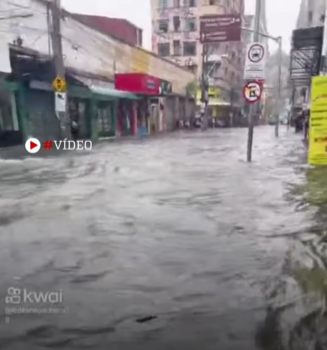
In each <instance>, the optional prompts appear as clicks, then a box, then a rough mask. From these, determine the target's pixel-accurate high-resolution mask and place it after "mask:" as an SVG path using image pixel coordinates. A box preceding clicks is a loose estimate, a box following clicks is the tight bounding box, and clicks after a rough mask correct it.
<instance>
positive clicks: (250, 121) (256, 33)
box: [247, 0, 261, 162]
mask: <svg viewBox="0 0 327 350" xmlns="http://www.w3.org/2000/svg"><path fill="white" fill-rule="evenodd" d="M260 14H261V0H256V4H255V17H254V21H255V22H254V34H253V42H257V41H259V33H260ZM255 112H256V106H250V112H249V119H248V124H249V127H248V143H247V161H248V162H251V161H252V146H253V129H254V114H255Z"/></svg>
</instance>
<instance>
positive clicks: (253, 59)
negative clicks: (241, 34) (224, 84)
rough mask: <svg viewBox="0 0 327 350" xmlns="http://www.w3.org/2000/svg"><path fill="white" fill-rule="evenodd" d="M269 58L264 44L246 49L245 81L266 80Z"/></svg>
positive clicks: (249, 45) (251, 45)
mask: <svg viewBox="0 0 327 350" xmlns="http://www.w3.org/2000/svg"><path fill="white" fill-rule="evenodd" d="M266 58H267V49H266V46H265V45H263V44H262V43H257V42H256V43H251V44H248V46H247V49H246V58H245V69H244V79H246V80H264V79H265V66H266Z"/></svg>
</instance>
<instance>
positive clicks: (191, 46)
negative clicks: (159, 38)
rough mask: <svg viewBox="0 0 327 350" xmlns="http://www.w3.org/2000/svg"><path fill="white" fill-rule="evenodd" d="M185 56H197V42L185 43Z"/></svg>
mask: <svg viewBox="0 0 327 350" xmlns="http://www.w3.org/2000/svg"><path fill="white" fill-rule="evenodd" d="M183 51H184V56H195V55H196V41H186V42H184V50H183Z"/></svg>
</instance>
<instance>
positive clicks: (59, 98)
mask: <svg viewBox="0 0 327 350" xmlns="http://www.w3.org/2000/svg"><path fill="white" fill-rule="evenodd" d="M66 104H67V95H66V93H65V92H55V111H56V112H65V111H66Z"/></svg>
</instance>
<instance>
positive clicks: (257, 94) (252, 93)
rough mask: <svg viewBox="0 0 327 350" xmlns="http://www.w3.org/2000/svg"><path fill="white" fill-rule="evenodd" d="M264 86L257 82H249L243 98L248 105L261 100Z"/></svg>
mask: <svg viewBox="0 0 327 350" xmlns="http://www.w3.org/2000/svg"><path fill="white" fill-rule="evenodd" d="M261 94H262V86H261V85H260V84H259V83H257V82H256V81H250V82H248V83H247V84H246V85H245V86H244V88H243V96H244V98H245V100H246V101H247V102H248V103H256V102H257V101H259V100H260V98H261Z"/></svg>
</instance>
